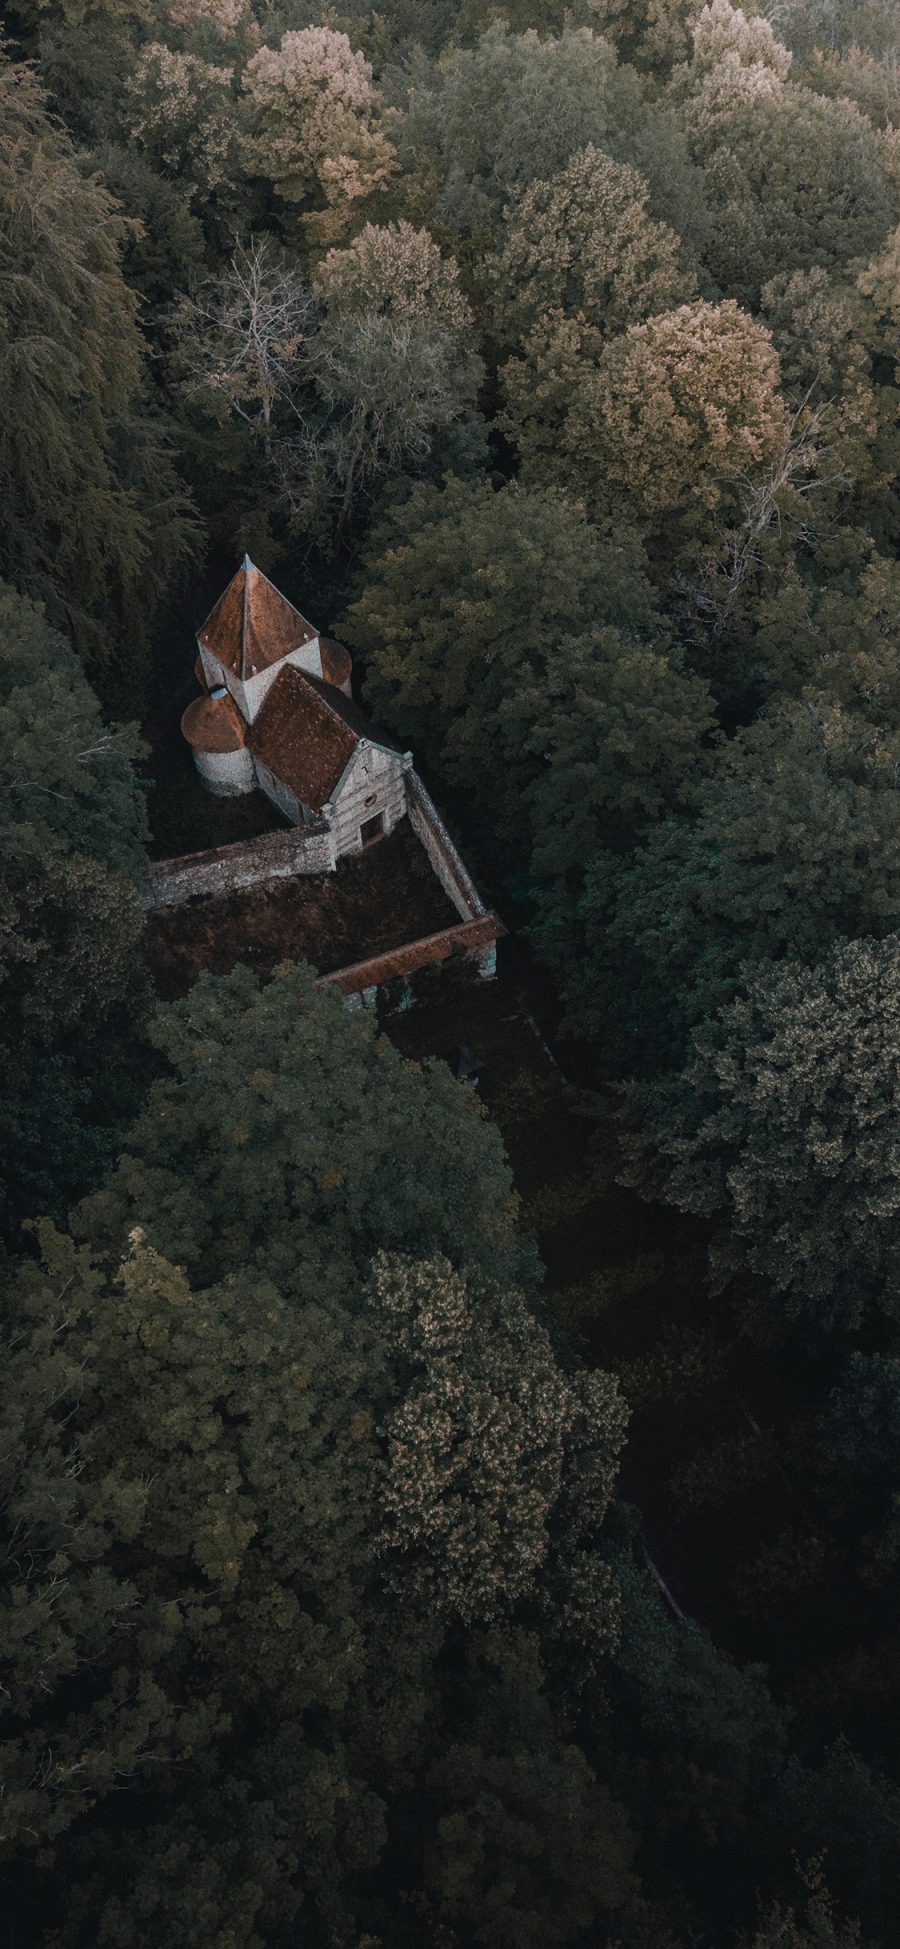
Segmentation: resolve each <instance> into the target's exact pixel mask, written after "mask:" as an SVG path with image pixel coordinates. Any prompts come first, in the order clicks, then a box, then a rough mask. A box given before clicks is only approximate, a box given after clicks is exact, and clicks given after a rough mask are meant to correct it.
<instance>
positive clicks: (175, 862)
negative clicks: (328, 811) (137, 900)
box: [142, 819, 334, 911]
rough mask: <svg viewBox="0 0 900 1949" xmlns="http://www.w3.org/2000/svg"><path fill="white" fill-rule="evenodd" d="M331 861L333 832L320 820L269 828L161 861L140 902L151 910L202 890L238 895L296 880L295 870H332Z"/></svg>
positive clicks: (175, 903) (153, 868) (191, 897)
mask: <svg viewBox="0 0 900 1949" xmlns="http://www.w3.org/2000/svg"><path fill="white" fill-rule="evenodd" d="M333 865H334V858H333V854H332V839H331V833H330V832H329V830H328V827H327V825H326V824H325V821H324V820H318V819H317V820H315V821H314V822H313V823H311V824H310V825H307V826H302V827H298V828H297V829H295V830H294V831H292V832H266V833H263V834H262V836H261V837H260V838H259V839H248V840H245V841H243V842H239V843H238V844H237V845H235V846H214V847H211V848H210V849H209V850H208V851H207V852H202V853H184V854H182V855H181V856H180V857H179V858H177V859H162V860H157V861H155V863H154V864H153V865H151V867H150V869H149V873H148V877H147V885H146V888H145V891H144V897H143V902H142V904H143V906H144V907H145V908H147V909H148V911H153V910H154V909H155V908H157V907H178V906H180V905H181V903H182V901H184V900H194V899H196V898H197V896H198V895H200V894H211V893H236V892H237V891H238V889H239V888H241V887H256V886H263V885H264V884H265V882H266V881H267V880H289V879H292V878H293V876H294V874H295V873H328V872H330V871H331V870H332V868H333Z"/></svg>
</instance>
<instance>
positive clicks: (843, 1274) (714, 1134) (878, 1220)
mask: <svg viewBox="0 0 900 1949" xmlns="http://www.w3.org/2000/svg"><path fill="white" fill-rule="evenodd" d="M639 1100H640V1109H641V1112H642V1127H643V1129H644V1131H645V1132H646V1134H647V1137H648V1138H649V1141H650V1143H651V1144H652V1160H651V1162H650V1165H649V1171H648V1174H647V1175H648V1177H649V1179H650V1180H651V1181H656V1182H658V1183H659V1184H660V1185H661V1186H663V1187H664V1191H665V1196H666V1198H667V1199H668V1200H669V1201H670V1202H672V1203H673V1204H676V1205H678V1206H679V1207H681V1208H682V1209H684V1210H688V1211H696V1212H702V1213H704V1214H707V1215H709V1216H711V1217H713V1218H715V1219H716V1220H717V1222H718V1225H719V1227H720V1230H719V1234H718V1237H717V1241H716V1243H715V1245H714V1248H713V1263H714V1266H715V1268H716V1271H717V1273H718V1275H719V1277H720V1278H722V1277H727V1276H728V1275H729V1274H731V1273H733V1272H737V1271H742V1270H743V1271H750V1272H753V1273H756V1274H758V1275H761V1276H762V1277H763V1278H765V1279H766V1280H767V1281H769V1282H770V1283H771V1285H772V1286H773V1287H774V1288H775V1290H776V1292H777V1293H778V1294H779V1295H780V1296H781V1305H782V1308H783V1310H784V1312H785V1313H786V1314H787V1316H788V1318H790V1319H799V1320H800V1321H802V1322H806V1321H808V1322H809V1323H810V1324H811V1326H812V1328H813V1331H814V1332H815V1331H816V1330H817V1329H836V1328H837V1329H841V1330H843V1331H847V1330H849V1329H854V1328H856V1327H858V1326H859V1325H860V1323H861V1322H862V1321H863V1320H864V1319H865V1318H866V1317H867V1315H869V1314H870V1313H871V1312H872V1311H873V1310H874V1311H876V1312H877V1311H883V1312H886V1313H887V1314H888V1315H889V1317H891V1318H897V1316H898V1313H900V1243H898V1237H897V1213H898V1210H900V1165H898V1159H897V1155H896V1138H895V1131H896V1120H897V1115H898V1106H900V942H898V940H897V938H896V936H893V935H891V936H889V937H888V938H887V939H885V940H882V941H880V942H876V941H853V942H850V943H848V944H845V945H840V946H838V947H836V948H835V950H834V952H833V953H832V954H831V955H830V956H829V957H828V959H827V960H823V961H822V962H821V963H819V964H818V965H817V966H815V967H812V968H804V967H802V966H797V965H796V963H791V962H787V963H784V964H782V965H779V966H774V967H773V966H771V965H770V964H763V965H762V966H760V967H759V968H758V969H756V970H755V971H754V972H753V973H752V974H750V975H749V976H748V979H747V981H746V984H745V993H744V994H743V995H741V996H740V997H739V998H738V999H737V1000H735V1001H734V1002H732V1003H731V1005H730V1007H729V1008H728V1009H727V1010H725V1011H724V1012H723V1013H722V1014H721V1015H720V1016H719V1018H718V1019H717V1020H716V1021H714V1022H710V1023H708V1024H707V1025H705V1026H704V1027H703V1028H701V1029H698V1030H697V1032H696V1033H695V1035H694V1037H693V1041H692V1046H691V1050H690V1053H689V1056H688V1060H687V1062H686V1064H685V1067H684V1069H683V1070H682V1071H681V1073H680V1074H679V1075H678V1077H677V1079H675V1080H674V1081H673V1082H671V1083H669V1084H666V1085H663V1086H657V1087H656V1088H655V1089H654V1088H652V1087H651V1088H650V1089H647V1090H645V1091H644V1092H642V1094H641V1097H640V1099H639ZM637 1175H638V1176H639V1177H640V1179H641V1181H642V1182H644V1181H645V1177H644V1172H643V1170H642V1169H641V1168H640V1167H638V1173H637Z"/></svg>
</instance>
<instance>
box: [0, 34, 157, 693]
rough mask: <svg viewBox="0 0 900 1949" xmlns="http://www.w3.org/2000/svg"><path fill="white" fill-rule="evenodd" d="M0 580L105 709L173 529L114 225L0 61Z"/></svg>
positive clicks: (125, 675) (27, 84)
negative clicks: (77, 662) (65, 642)
mask: <svg viewBox="0 0 900 1949" xmlns="http://www.w3.org/2000/svg"><path fill="white" fill-rule="evenodd" d="M0 115H2V117H3V122H4V127H5V130H6V136H5V141H4V146H3V154H2V157H0V361H2V372H3V391H4V400H5V410H4V413H3V416H2V425H0V498H2V501H3V505H4V509H5V520H4V526H3V536H2V542H0V573H2V574H3V575H4V576H5V577H6V578H7V580H8V581H10V582H11V583H12V584H13V585H14V586H15V587H16V588H18V589H19V590H20V591H21V592H22V594H24V595H28V596H30V597H32V598H36V599H39V600H41V601H43V602H44V603H45V604H46V608H47V613H48V618H49V620H50V621H51V622H52V623H53V624H55V625H56V626H57V627H64V628H65V629H66V630H67V631H68V632H69V633H70V634H71V636H72V639H73V641H74V642H75V644H76V647H77V649H78V652H79V655H80V656H81V658H82V661H83V662H84V663H85V665H86V667H87V668H88V670H89V671H91V672H96V673H97V675H98V677H99V678H101V679H102V682H103V687H104V691H105V693H106V694H107V695H110V696H115V697H116V698H117V699H118V700H119V702H120V704H121V702H122V701H123V700H124V699H125V698H126V697H127V696H129V695H133V694H134V690H135V686H136V685H138V686H140V685H141V683H142V682H143V676H144V670H143V666H142V652H143V651H144V649H145V646H146V643H147V632H148V625H149V623H150V621H151V619H152V616H153V610H154V605H155V603H156V602H157V601H158V599H159V596H160V594H161V593H162V591H163V590H165V589H166V588H167V586H169V585H170V581H171V577H172V574H173V570H174V567H175V565H176V564H177V562H178V559H179V557H180V556H181V555H183V553H184V550H185V547H186V543H187V538H188V533H189V529H188V527H187V526H186V513H185V503H184V498H183V496H182V494H181V492H180V490H179V487H178V484H177V482H176V479H175V476H174V473H173V469H172V464H171V460H170V457H169V449H168V445H167V442H166V440H165V438H164V437H163V435H162V434H161V432H160V429H159V425H158V423H157V422H156V421H155V420H154V419H153V418H152V416H150V415H149V414H148V410H147V406H146V403H143V404H142V401H141V391H142V383H143V381H142V354H143V346H142V340H141V336H140V332H139V330H138V325H137V318H136V301H135V298H134V296H133V294H132V293H131V292H130V291H129V290H128V288H127V286H126V284H125V282H124V279H123V277H122V272H121V266H120V255H121V249H122V245H123V242H124V238H125V235H126V227H125V224H124V221H123V219H122V217H121V216H120V214H119V213H118V211H117V210H116V208H115V206H114V204H113V202H112V200H111V198H110V197H109V195H108V194H107V192H106V191H105V190H104V189H103V188H102V187H101V185H100V183H99V182H98V181H97V180H96V178H91V177H90V176H89V175H87V174H85V173H83V172H82V170H81V168H80V167H79V162H78V157H77V155H76V152H75V151H74V149H73V148H72V145H71V143H70V141H69V140H68V138H67V136H66V135H65V133H64V131H63V130H62V128H61V127H60V125H59V124H58V123H56V122H54V121H53V120H52V118H51V117H50V115H49V114H48V112H47V108H46V106H45V102H44V98H43V95H42V92H41V89H40V87H39V85H38V82H37V79H36V77H35V75H34V73H33V72H32V70H31V69H30V68H27V67H23V66H15V65H14V64H13V63H12V61H11V60H10V58H9V56H8V55H6V54H0Z"/></svg>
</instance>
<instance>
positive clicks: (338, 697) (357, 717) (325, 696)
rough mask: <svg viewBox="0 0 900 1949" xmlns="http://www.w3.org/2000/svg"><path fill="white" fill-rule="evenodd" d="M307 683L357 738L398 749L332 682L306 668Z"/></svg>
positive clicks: (391, 739) (304, 673) (387, 748)
mask: <svg viewBox="0 0 900 1949" xmlns="http://www.w3.org/2000/svg"><path fill="white" fill-rule="evenodd" d="M303 675H304V677H305V678H306V681H307V683H308V684H311V685H312V688H313V690H314V691H315V692H316V694H317V696H319V697H321V698H322V700H323V702H324V703H326V704H327V705H328V708H329V710H332V711H334V712H335V713H336V715H337V716H338V717H339V718H341V719H342V721H343V723H344V724H346V725H347V727H348V729H349V730H351V731H355V732H356V735H357V737H358V738H368V740H369V743H370V744H380V745H381V746H382V747H383V749H384V750H385V751H400V750H402V746H401V745H399V744H397V743H396V742H395V740H394V739H393V738H391V737H389V736H388V734H387V732H386V731H378V730H376V728H375V725H374V724H373V723H372V720H371V718H370V717H367V716H366V713H365V711H361V710H360V708H359V705H358V704H355V703H354V702H353V698H352V697H348V696H347V694H346V692H345V691H343V690H336V689H335V687H334V685H333V684H330V683H324V682H323V681H322V678H321V677H313V676H311V675H310V672H309V671H308V670H304V671H303Z"/></svg>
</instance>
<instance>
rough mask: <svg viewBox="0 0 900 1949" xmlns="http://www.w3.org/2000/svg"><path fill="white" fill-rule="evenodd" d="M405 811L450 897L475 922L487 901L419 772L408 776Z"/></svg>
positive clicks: (463, 917)
mask: <svg viewBox="0 0 900 1949" xmlns="http://www.w3.org/2000/svg"><path fill="white" fill-rule="evenodd" d="M406 809H407V812H408V814H409V823H410V825H411V826H412V829H413V832H414V833H415V835H416V838H417V839H418V840H419V842H420V844H421V845H422V846H424V848H425V851H426V853H427V854H428V857H429V859H430V861H431V864H432V867H433V869H434V871H435V873H436V874H437V877H438V879H439V880H440V883H441V886H442V887H443V889H444V892H445V893H446V895H447V898H448V899H449V900H451V901H452V902H453V905H454V907H455V908H456V911H457V913H458V914H459V915H461V917H462V919H463V920H474V919H476V918H477V916H478V915H480V914H483V913H484V912H485V905H484V901H483V900H482V898H481V895H480V893H479V891H478V888H477V887H476V885H475V882H474V880H473V879H472V876H471V874H470V873H469V871H468V869H467V867H466V865H465V863H464V861H463V859H462V857H461V855H460V854H459V853H458V852H457V849H456V847H455V846H454V844H453V841H452V839H451V837H450V834H449V832H448V831H447V828H446V826H445V824H444V821H443V819H442V818H441V815H440V813H439V811H438V809H437V806H436V805H435V803H434V800H433V799H432V798H431V797H430V795H429V793H428V792H426V790H425V787H424V785H423V784H422V780H421V778H420V777H419V774H418V772H416V771H410V772H407V775H406Z"/></svg>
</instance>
